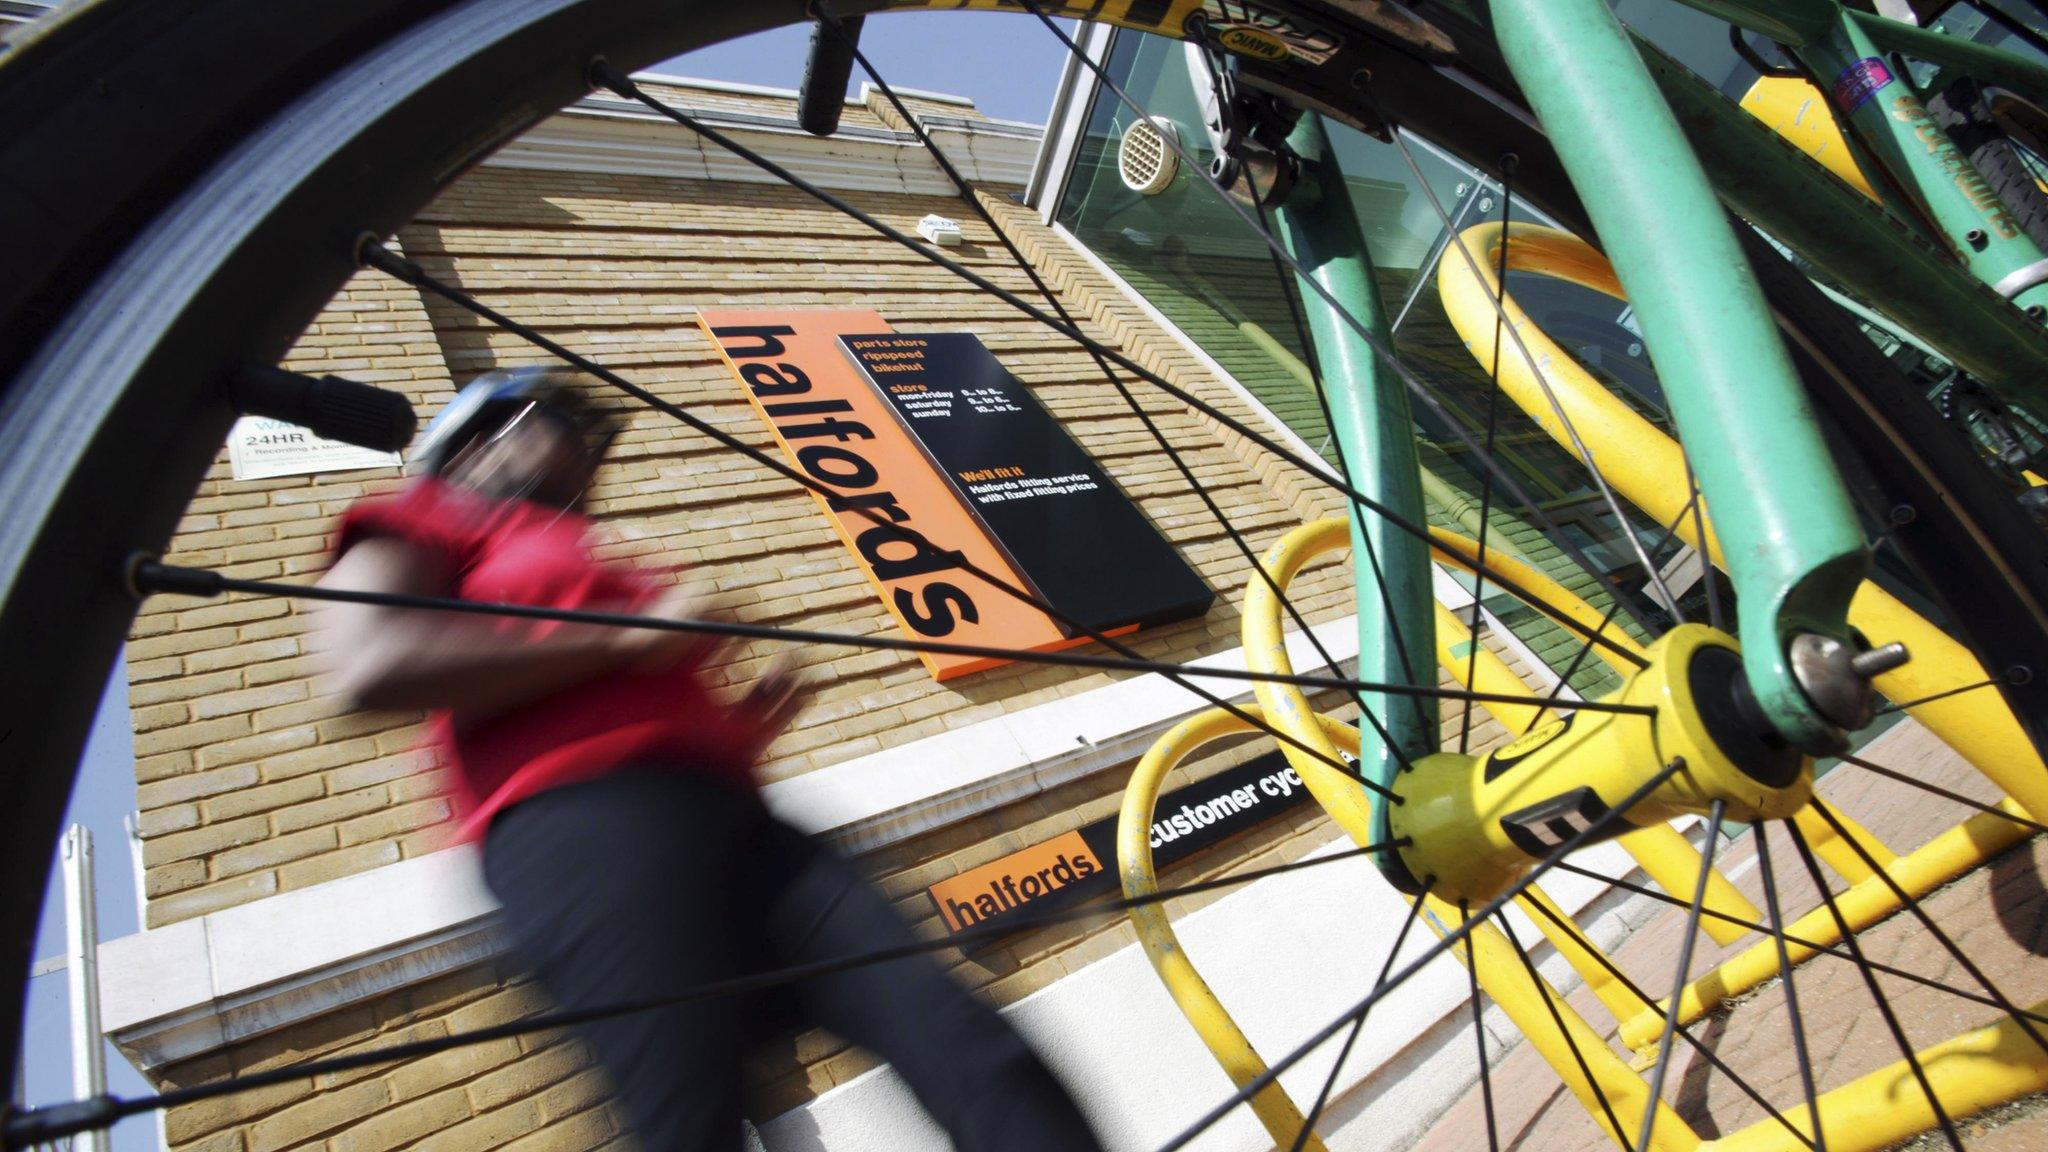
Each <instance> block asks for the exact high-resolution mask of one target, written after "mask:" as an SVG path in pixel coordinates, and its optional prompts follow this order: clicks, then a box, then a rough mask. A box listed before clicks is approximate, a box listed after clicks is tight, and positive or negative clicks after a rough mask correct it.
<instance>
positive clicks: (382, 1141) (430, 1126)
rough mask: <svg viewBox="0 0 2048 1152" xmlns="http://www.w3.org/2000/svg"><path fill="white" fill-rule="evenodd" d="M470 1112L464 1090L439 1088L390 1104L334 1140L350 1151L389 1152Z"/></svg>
mask: <svg viewBox="0 0 2048 1152" xmlns="http://www.w3.org/2000/svg"><path fill="white" fill-rule="evenodd" d="M468 1116H469V1102H468V1101H467V1100H465V1099H464V1098H463V1095H462V1092H461V1090H459V1089H457V1090H453V1091H448V1092H440V1093H436V1094H435V1095H432V1096H428V1097H426V1098H424V1099H420V1100H414V1101H411V1102H410V1103H406V1104H400V1105H398V1106H397V1107H395V1108H387V1109H385V1110H384V1111H382V1112H379V1113H377V1114H376V1115H374V1116H372V1117H370V1118H369V1119H367V1120H365V1121H363V1122H362V1123H360V1124H356V1125H353V1126H351V1127H349V1128H347V1129H346V1130H344V1131H342V1132H340V1133H338V1134H337V1135H335V1137H334V1139H333V1143H334V1145H335V1146H337V1147H342V1148H347V1149H349V1150H350V1152H386V1150H387V1149H391V1148H401V1147H405V1146H408V1145H410V1144H411V1143H412V1142H413V1141H415V1140H418V1139H419V1138H420V1137H422V1136H425V1135H427V1134H428V1133H431V1132H437V1131H440V1130H441V1129H443V1128H447V1127H449V1126H450V1125H452V1124H456V1123H459V1122H461V1121H462V1120H464V1119H466V1118H467V1117H468Z"/></svg>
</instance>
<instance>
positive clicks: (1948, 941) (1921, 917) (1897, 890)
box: [1813, 797, 2048, 1053]
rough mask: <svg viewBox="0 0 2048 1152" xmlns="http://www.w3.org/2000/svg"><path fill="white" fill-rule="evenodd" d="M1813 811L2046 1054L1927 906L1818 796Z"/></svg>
mask: <svg viewBox="0 0 2048 1152" xmlns="http://www.w3.org/2000/svg"><path fill="white" fill-rule="evenodd" d="M1813 810H1814V811H1815V812H1818V813H1820V818H1821V819H1822V820H1824V821H1826V822H1827V825H1828V827H1830V828H1832V829H1834V830H1835V835H1837V836H1839V837H1841V838H1842V841H1843V843H1846V844H1847V845H1849V847H1850V848H1851V849H1852V850H1853V851H1854V852H1855V853H1856V855H1857V857H1858V858H1860V859H1861V860H1862V861H1863V865H1864V867H1866V868H1869V869H1870V871H1871V874H1872V875H1874V876H1876V877H1877V878H1878V880H1879V881H1880V882H1882V883H1883V884H1884V886H1885V887H1886V888H1887V889H1888V890H1890V892H1891V894H1892V898H1893V899H1894V900H1897V901H1898V902H1899V903H1900V904H1902V905H1904V906H1905V909H1906V911H1907V912H1908V913H1909V914H1911V915H1912V917H1913V918H1914V919H1915V920H1918V921H1919V922H1920V926H1921V927H1922V928H1925V929H1926V930H1927V932H1928V934H1929V935H1931V936H1933V937H1934V939H1935V941H1936V942H1937V943H1939V944H1940V945H1941V946H1942V948H1943V949H1945V950H1946V951H1947V952H1948V954H1949V956H1951V957H1952V958H1954V960H1955V962H1956V963H1957V964H1959V965H1961V966H1962V969H1963V971H1965V972H1968V973H1969V974H1970V978H1971V979H1973V980H1975V981H1976V982H1977V984H1978V986H1979V987H1981V988H1983V989H1984V991H1985V993H1986V994H1987V995H1989V996H1990V997H1991V998H1992V999H1993V1000H1996V1001H1998V1006H1999V1007H2001V1008H2003V1009H2005V1013H2006V1015H2008V1016H2010V1017H2012V1020H2013V1023H2015V1024H2018V1025H2019V1026H2020V1027H2021V1028H2022V1029H2024V1030H2025V1031H2026V1034H2027V1038H2028V1039H2030V1040H2032V1041H2033V1042H2034V1045H2035V1046H2036V1047H2038V1048H2040V1049H2041V1051H2042V1052H2043V1053H2048V1039H2044V1038H2043V1037H2042V1035H2041V1033H2040V1032H2038V1031H2036V1030H2035V1028H2034V1025H2033V1023H2032V1022H2031V1021H2029V1020H2027V1019H2026V1017H2024V1016H2022V1015H2021V1014H2020V1006H2019V1005H2017V1004H2015V1003H2013V1002H2012V999H2011V998H2010V997H2008V996H2007V995H2006V994H2005V993H2004V992H2002V991H2000V990H1999V988H1998V986H1997V985H1996V984H1994V983H1992V980H1991V977H1990V976H1988V975H1986V974H1985V972H1984V969H1983V968H1981V967H1979V966H1978V964H1977V962H1976V961H1975V960H1972V959H1970V957H1969V955H1968V954H1967V953H1965V952H1964V951H1963V950H1962V949H1961V948H1960V947H1958V946H1957V945H1956V942H1955V940H1954V938H1953V937H1951V936H1950V935H1949V934H1948V932H1947V931H1946V930H1944V929H1943V928H1942V927H1941V925H1939V924H1937V923H1935V922H1934V917H1932V916H1930V915H1928V914H1927V909H1925V908H1922V907H1921V906H1920V902H1919V901H1918V900H1915V899H1914V898H1913V897H1911V896H1909V895H1907V894H1906V890H1905V889H1904V888H1901V887H1899V882H1898V881H1897V880H1894V879H1892V874H1891V873H1890V872H1888V871H1886V870H1885V867H1884V865H1882V864H1880V863H1878V861H1877V858H1876V857H1875V856H1872V855H1871V854H1870V850H1869V849H1868V848H1865V847H1864V846H1863V841H1862V839H1861V838H1860V837H1856V836H1851V835H1850V834H1849V830H1848V829H1847V828H1845V827H1843V826H1842V822H1841V820H1839V819H1837V818H1836V816H1835V813H1834V810H1833V809H1831V808H1829V807H1828V806H1827V805H1826V804H1824V803H1822V802H1821V800H1820V798H1819V797H1815V798H1814V800H1813Z"/></svg>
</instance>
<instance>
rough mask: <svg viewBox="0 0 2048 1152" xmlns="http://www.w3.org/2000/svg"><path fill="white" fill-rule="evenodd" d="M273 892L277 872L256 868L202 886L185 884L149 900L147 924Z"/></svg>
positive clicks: (157, 924)
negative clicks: (245, 874)
mask: <svg viewBox="0 0 2048 1152" xmlns="http://www.w3.org/2000/svg"><path fill="white" fill-rule="evenodd" d="M276 894H277V876H276V875H275V874H274V873H270V872H257V873H254V874H252V875H248V876H240V877H237V878H235V879H233V880H228V881H225V882H222V883H219V884H208V885H206V886H205V887H203V888H189V889H186V890H185V891H183V892H176V893H173V894H171V895H169V896H164V897H161V898H159V899H153V900H151V901H150V902H149V926H150V927H152V928H160V927H162V926H163V925H165V924H175V923H177V922H178V921H180V920H190V919H191V918H193V917H194V916H204V915H206V914H207V913H208V912H218V911H220V910H221V909H223V908H232V907H234V906H235V905H237V904H247V903H248V902H249V901H251V900H260V899H262V898H263V897H265V896H274V895H276Z"/></svg>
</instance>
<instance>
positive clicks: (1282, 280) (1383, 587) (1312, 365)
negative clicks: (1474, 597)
mask: <svg viewBox="0 0 2048 1152" xmlns="http://www.w3.org/2000/svg"><path fill="white" fill-rule="evenodd" d="M1252 207H1253V208H1255V209H1256V210H1257V211H1258V215H1259V227H1260V228H1261V229H1264V230H1267V231H1271V227H1270V225H1269V224H1268V223H1267V220H1266V209H1265V207H1264V206H1262V205H1260V204H1258V203H1257V202H1256V201H1254V202H1253V204H1252ZM1266 255H1267V257H1268V258H1269V259H1271V260H1272V263H1273V273H1274V275H1275V277H1276V278H1277V280H1278V283H1279V287H1280V299H1281V300H1283V301H1285V302H1286V304H1287V319H1288V322H1289V323H1291V324H1292V325H1293V327H1294V339H1295V342H1296V343H1298V344H1300V345H1301V350H1302V353H1303V357H1302V362H1303V364H1304V365H1305V366H1306V367H1307V368H1308V378H1309V384H1310V386H1311V390H1312V391H1314V392H1315V396H1316V407H1317V409H1318V410H1319V411H1320V412H1321V413H1322V417H1323V428H1324V429H1325V431H1326V432H1327V434H1328V436H1329V443H1330V445H1331V447H1333V448H1335V449H1336V452H1337V469H1338V471H1339V472H1341V473H1342V474H1343V475H1344V477H1345V479H1347V480H1349V479H1350V476H1351V465H1350V463H1349V462H1348V461H1347V460H1346V459H1345V457H1344V442H1343V441H1342V440H1341V439H1339V438H1338V437H1337V420H1336V417H1335V416H1334V415H1333V414H1332V413H1331V411H1330V396H1329V393H1328V391H1326V390H1325V388H1324V385H1323V370H1322V359H1321V358H1320V357H1318V356H1317V355H1316V344H1315V340H1314V339H1313V338H1311V337H1310V335H1309V330H1308V321H1307V319H1306V318H1304V317H1303V316H1302V314H1301V308H1300V307H1299V305H1298V304H1297V303H1296V301H1295V294H1294V291H1293V290H1292V287H1291V282H1290V280H1289V278H1288V273H1287V266H1286V265H1285V264H1282V263H1281V262H1280V258H1279V256H1277V255H1275V254H1274V253H1273V252H1272V251H1271V250H1268V251H1267V253H1266ZM1350 508H1351V515H1353V516H1358V517H1363V516H1364V515H1365V511H1366V510H1365V509H1364V508H1362V507H1360V506H1358V505H1357V504H1355V503H1354V504H1352V505H1350ZM1358 538H1359V539H1360V540H1362V541H1364V542H1365V561H1366V567H1367V568H1369V569H1371V571H1372V581H1373V587H1374V588H1375V590H1376V591H1378V593H1379V597H1380V603H1381V604H1382V605H1385V606H1386V607H1387V626H1388V631H1389V632H1391V633H1392V635H1393V641H1394V657H1395V659H1397V660H1399V661H1400V662H1401V667H1402V668H1405V669H1407V670H1408V671H1409V672H1410V673H1415V672H1417V671H1419V670H1420V669H1421V668H1422V667H1423V666H1421V665H1418V664H1416V662H1415V660H1414V659H1413V658H1412V657H1410V656H1409V654H1408V640H1407V637H1406V636H1405V635H1404V634H1403V630H1402V628H1401V616H1400V613H1398V612H1395V611H1394V610H1393V603H1394V593H1393V592H1392V590H1390V589H1389V588H1388V587H1387V574H1386V571H1385V570H1384V569H1382V568H1381V567H1380V550H1379V546H1378V545H1377V544H1375V543H1373V538H1372V533H1370V532H1361V533H1359V534H1358ZM1415 720H1416V723H1417V725H1418V727H1427V721H1428V717H1427V716H1426V715H1425V714H1424V713H1423V712H1422V710H1421V709H1420V708H1419V707H1418V708H1417V709H1416V711H1415ZM1380 738H1381V739H1383V740H1385V741H1386V742H1387V746H1388V747H1389V748H1393V747H1394V739H1393V737H1392V736H1391V735H1389V734H1388V733H1387V732H1385V731H1381V732H1380ZM1395 755H1396V756H1397V757H1399V758H1400V759H1401V770H1402V771H1404V772H1405V771H1407V770H1409V769H1411V768H1413V767H1414V766H1415V765H1414V762H1413V761H1411V760H1409V759H1407V757H1406V755H1405V754H1404V753H1402V752H1400V751H1399V750H1398V749H1396V751H1395Z"/></svg>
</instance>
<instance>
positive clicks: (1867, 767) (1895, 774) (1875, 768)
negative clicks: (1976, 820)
mask: <svg viewBox="0 0 2048 1152" xmlns="http://www.w3.org/2000/svg"><path fill="white" fill-rule="evenodd" d="M1837 759H1839V760H1841V762H1842V763H1844V764H1850V765H1854V766H1855V767H1857V768H1861V769H1863V770H1864V771H1865V772H1874V773H1876V774H1877V775H1879V776H1882V777H1884V778H1885V779H1887V780H1896V781H1898V782H1899V783H1901V784H1905V785H1908V786H1909V787H1913V788H1918V789H1919V790H1921V791H1922V792H1926V793H1929V794H1931V795H1935V796H1939V797H1941V798H1942V799H1944V800H1953V801H1955V802H1956V803H1958V804H1961V805H1964V806H1965V807H1969V808H1974V809H1976V810H1977V811H1979V812H1982V813H1984V814H1986V815H1988V816H1996V817H1998V818H1999V819H2001V820H2009V821H2011V822H2012V823H2014V824H2018V825H2019V826H2020V827H2022V828H2032V829H2033V830H2034V831H2036V832H2048V824H2042V823H2039V822H2038V821H2034V820H2029V819H2027V818H2026V817H2025V816H2018V815H2015V814H2013V813H2011V812H2007V811H2006V810H2005V809H2003V808H2000V807H1999V806H1998V805H1996V804H1986V803H1984V802H1983V801H1982V800H1972V799H1970V798H1969V797H1968V796H1965V795H1963V794H1962V793H1960V792H1954V791H1950V790H1949V789H1947V788H1943V787H1941V786H1940V785H1938V784H1929V783H1928V782H1927V781H1925V780H1916V779H1914V778H1913V777H1911V776H1908V775H1906V774H1905V773H1904V772H1899V771H1896V770H1895V769H1891V768H1886V767H1885V766H1884V765H1882V764H1873V763H1871V762H1870V761H1868V760H1865V759H1863V758H1862V757H1860V756H1853V755H1844V756H1840V757H1837Z"/></svg>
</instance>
